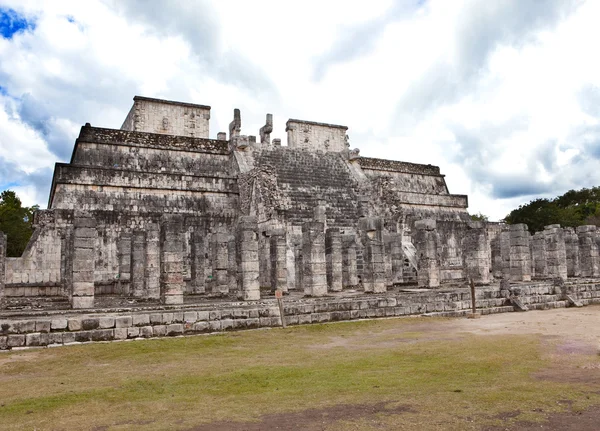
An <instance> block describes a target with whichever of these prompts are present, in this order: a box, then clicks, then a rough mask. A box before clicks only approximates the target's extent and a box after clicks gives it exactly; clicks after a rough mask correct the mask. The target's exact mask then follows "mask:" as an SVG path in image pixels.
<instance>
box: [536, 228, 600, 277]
mask: <svg viewBox="0 0 600 431" xmlns="http://www.w3.org/2000/svg"><path fill="white" fill-rule="evenodd" d="M531 257H532V261H533V262H532V265H531V268H532V275H533V276H534V277H536V278H561V279H563V280H565V279H567V278H569V277H600V235H599V232H598V231H597V228H596V226H592V225H590V226H579V227H577V228H576V229H573V228H564V229H563V228H561V227H560V225H558V224H555V225H549V226H546V227H545V228H544V230H543V231H541V232H536V233H535V234H534V235H533V236H532V237H531Z"/></svg>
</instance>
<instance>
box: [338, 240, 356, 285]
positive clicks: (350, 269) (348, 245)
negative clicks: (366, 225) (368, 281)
mask: <svg viewBox="0 0 600 431" xmlns="http://www.w3.org/2000/svg"><path fill="white" fill-rule="evenodd" d="M342 285H343V286H344V287H354V286H357V285H358V275H357V273H356V237H355V236H354V235H352V234H347V235H342Z"/></svg>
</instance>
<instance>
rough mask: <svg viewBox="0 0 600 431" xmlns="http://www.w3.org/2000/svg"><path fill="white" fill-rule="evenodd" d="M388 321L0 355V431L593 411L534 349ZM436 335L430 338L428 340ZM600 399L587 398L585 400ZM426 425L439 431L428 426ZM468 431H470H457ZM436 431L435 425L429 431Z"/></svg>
mask: <svg viewBox="0 0 600 431" xmlns="http://www.w3.org/2000/svg"><path fill="white" fill-rule="evenodd" d="M424 320H425V319H392V320H379V321H368V322H349V323H348V322H347V323H339V324H330V325H312V326H304V327H293V328H288V329H286V330H283V329H274V330H263V331H247V332H237V333H229V334H224V335H212V336H198V337H187V338H169V339H155V340H148V341H143V342H138V341H134V342H122V343H109V344H91V345H84V346H71V347H62V348H56V349H43V350H42V349H40V350H29V351H21V352H14V353H9V354H4V355H0V405H1V407H0V424H1V428H2V429H7V430H12V429H14V430H21V429H37V430H40V429H56V428H61V429H93V428H94V427H98V428H97V429H110V430H112V429H114V430H117V429H136V428H137V429H151V430H152V429H157V430H158V429H190V428H193V427H194V426H197V425H200V424H202V423H210V422H213V421H222V420H230V421H254V420H260V417H261V415H264V414H271V413H279V412H294V411H296V412H297V411H302V410H306V409H311V408H319V409H321V408H326V407H328V406H335V405H340V404H375V403H378V402H386V403H388V407H389V408H390V409H393V408H394V407H396V406H404V407H406V409H405V410H407V411H404V412H402V413H390V414H378V415H376V416H375V417H374V418H375V419H376V421H377V423H378V424H379V425H374V423H373V418H370V419H369V420H364V418H356V419H348V420H342V421H337V422H336V421H332V422H331V423H330V424H329V428H330V429H332V430H337V429H340V430H341V429H348V428H351V429H359V430H360V429H364V430H369V429H378V428H376V426H389V427H390V428H392V429H393V428H399V427H405V428H406V427H414V428H415V429H417V428H420V427H424V426H425V425H428V426H429V428H430V429H431V428H435V427H438V428H439V427H440V426H442V425H443V426H444V427H447V428H448V429H469V426H477V425H482V424H494V423H495V420H496V419H494V416H496V415H499V414H501V413H502V412H515V411H518V412H520V418H522V419H534V420H535V419H536V418H538V416H539V415H540V413H537V412H536V411H534V410H539V409H540V408H542V409H543V410H545V411H551V410H555V409H560V408H561V405H562V404H560V401H561V400H562V401H564V400H568V401H569V402H573V403H574V404H573V405H574V406H575V408H584V407H586V406H587V405H589V404H592V403H596V404H597V403H600V395H598V394H597V393H596V394H594V393H592V392H591V391H590V389H589V387H586V386H584V385H583V384H572V383H570V384H569V383H558V382H551V381H540V380H534V377H532V373H534V372H535V371H537V370H540V369H542V368H544V367H548V366H549V365H550V363H549V359H548V357H547V355H545V354H544V349H545V348H543V347H542V345H541V344H540V340H539V339H538V338H537V337H535V336H486V337H481V336H474V335H467V334H446V333H445V332H444V331H443V325H444V323H445V321H444V320H442V319H440V320H434V319H430V320H427V323H426V325H430V326H432V327H436V328H437V330H436V331H435V332H431V331H429V330H428V329H427V328H424V327H423V321H424ZM440 329H442V330H440ZM598 389H599V388H596V391H597V390H598ZM435 424H438V425H435ZM466 424H468V426H467V425H466ZM433 425H435V426H433Z"/></svg>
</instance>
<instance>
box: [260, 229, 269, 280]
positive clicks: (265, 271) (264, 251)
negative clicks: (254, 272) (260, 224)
mask: <svg viewBox="0 0 600 431" xmlns="http://www.w3.org/2000/svg"><path fill="white" fill-rule="evenodd" d="M258 266H259V275H258V280H259V283H260V285H261V286H270V285H271V242H270V239H269V237H268V236H267V235H266V234H261V233H260V232H259V235H258Z"/></svg>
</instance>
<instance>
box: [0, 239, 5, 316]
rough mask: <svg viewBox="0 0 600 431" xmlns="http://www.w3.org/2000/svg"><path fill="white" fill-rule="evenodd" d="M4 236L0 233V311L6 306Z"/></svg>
mask: <svg viewBox="0 0 600 431" xmlns="http://www.w3.org/2000/svg"><path fill="white" fill-rule="evenodd" d="M5 286H6V235H5V234H4V232H1V231H0V310H1V309H3V308H4V307H5V306H6V290H5V289H6V288H5Z"/></svg>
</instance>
